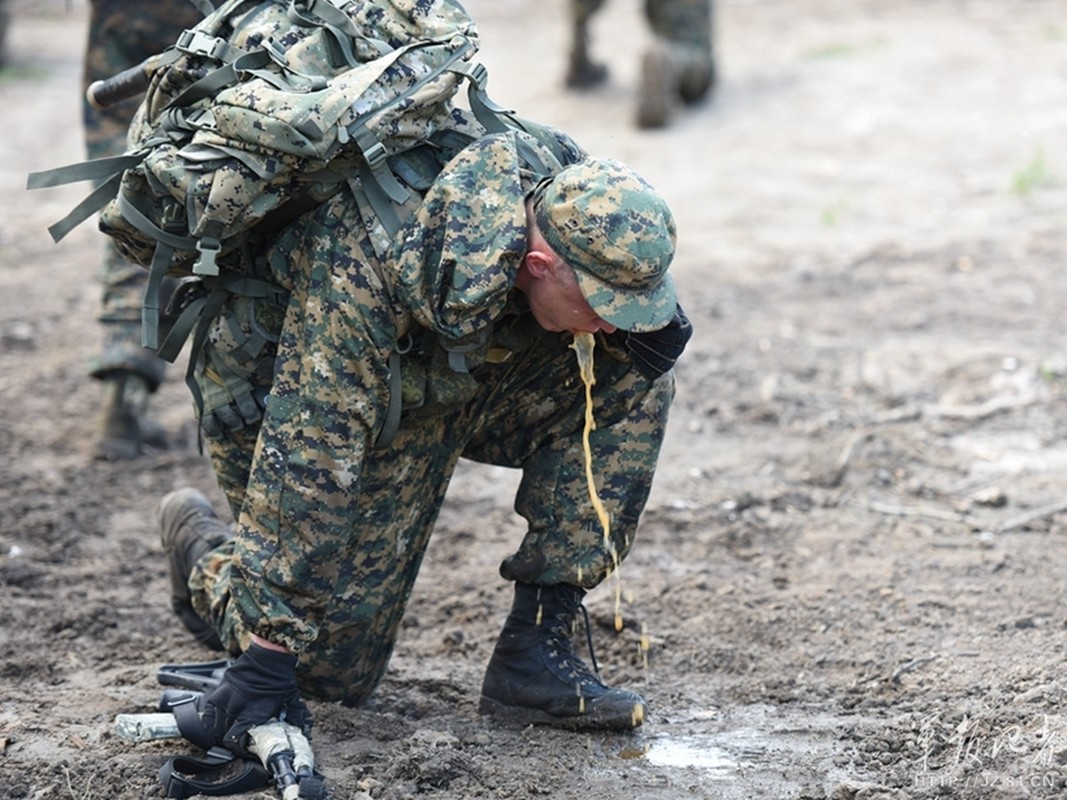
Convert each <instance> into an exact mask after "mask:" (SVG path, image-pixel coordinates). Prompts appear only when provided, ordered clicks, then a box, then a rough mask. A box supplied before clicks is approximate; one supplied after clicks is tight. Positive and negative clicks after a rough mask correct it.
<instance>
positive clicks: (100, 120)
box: [0, 0, 201, 460]
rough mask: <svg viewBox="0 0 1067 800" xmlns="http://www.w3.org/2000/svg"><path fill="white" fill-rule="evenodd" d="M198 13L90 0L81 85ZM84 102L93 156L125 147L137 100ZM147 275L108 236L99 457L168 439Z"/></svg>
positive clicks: (146, 51) (169, 39) (174, 5)
mask: <svg viewBox="0 0 1067 800" xmlns="http://www.w3.org/2000/svg"><path fill="white" fill-rule="evenodd" d="M0 2H2V0H0ZM200 18H201V15H200V13H199V12H198V11H197V10H196V9H195V7H194V6H193V5H192V4H191V3H190V2H189V0H156V2H149V3H142V2H133V1H132V0H92V12H91V16H90V21H89V33H88V42H87V46H86V50H85V60H84V67H83V87H82V88H83V89H84V88H86V87H88V85H89V84H90V83H92V82H93V81H95V80H99V79H102V78H107V77H110V76H112V75H114V74H116V73H118V72H121V71H122V70H124V69H126V68H127V67H131V66H133V65H135V64H139V63H140V62H141V61H143V60H144V59H145V58H147V57H148V56H151V55H154V54H156V53H158V52H161V51H162V50H164V49H166V48H167V47H169V46H170V45H172V44H173V43H174V42H175V41H176V40H177V38H178V35H179V34H180V33H181V32H182V30H184V29H185V28H190V27H192V26H193V25H195V24H196V23H197V22H198V21H199V20H200ZM83 97H84V92H83ZM83 102H84V124H85V141H86V150H87V151H88V154H89V157H90V158H101V157H104V156H109V155H115V154H117V153H121V152H123V151H124V150H125V149H126V131H127V129H128V128H129V125H130V120H131V119H132V117H133V114H134V112H135V111H136V110H137V106H138V102H139V101H138V100H137V99H131V100H127V101H124V102H122V103H119V104H117V105H115V106H112V107H110V108H106V109H95V108H93V107H92V106H90V105H89V104H88V102H85V101H83ZM147 279H148V272H147V270H145V269H143V268H142V267H140V266H137V265H136V264H131V263H129V262H128V261H126V260H125V259H124V258H123V257H122V256H120V255H119V253H118V251H117V250H116V249H115V247H114V245H113V244H111V242H110V241H108V243H107V245H106V252H105V255H104V259H103V263H102V265H101V281H102V283H103V297H102V307H101V310H100V315H99V321H100V323H101V326H102V333H103V337H102V338H103V342H102V346H101V350H100V353H99V355H98V356H97V357H96V358H95V359H94V363H93V364H92V367H91V371H90V375H92V377H94V378H96V379H98V380H100V381H102V382H103V385H104V393H103V394H104V407H103V413H102V419H101V424H100V431H99V438H98V440H97V445H96V450H95V453H94V455H95V456H96V457H97V458H101V459H107V460H112V459H123V458H135V457H136V456H138V455H140V454H142V453H143V452H145V450H146V449H152V448H157V449H158V448H163V447H166V444H167V442H166V437H165V435H164V431H163V428H162V427H161V426H160V425H159V424H158V423H157V422H155V421H154V420H152V419H151V417H150V416H149V413H148V401H149V397H150V396H151V395H152V394H153V393H154V392H155V391H156V390H157V389H158V388H159V385H160V383H161V382H162V381H163V377H164V366H165V362H164V361H162V360H161V359H160V358H159V357H158V356H156V354H155V353H154V352H153V351H151V350H147V349H145V348H144V347H142V346H141V301H142V299H143V295H144V289H145V284H146V282H147ZM164 294H165V292H164Z"/></svg>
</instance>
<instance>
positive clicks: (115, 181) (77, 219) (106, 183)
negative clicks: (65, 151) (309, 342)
mask: <svg viewBox="0 0 1067 800" xmlns="http://www.w3.org/2000/svg"><path fill="white" fill-rule="evenodd" d="M147 153H148V151H147V150H138V151H136V152H134V153H126V154H124V155H121V156H112V157H110V158H97V159H94V160H92V161H84V162H81V163H79V164H67V165H66V166H63V167H56V168H55V169H48V170H44V171H42V172H32V173H30V175H29V177H28V178H27V179H26V188H27V189H43V188H47V187H52V186H62V185H64V184H67V183H77V182H78V181H88V180H103V183H101V184H100V185H99V186H97V187H96V189H94V190H93V191H92V192H91V193H90V194H89V196H88V197H86V198H85V199H84V200H82V201H81V202H80V203H78V205H76V206H75V207H74V208H73V209H71V211H70V213H68V214H67V215H66V216H65V217H63V219H61V220H59V222H56V223H55V224H53V225H51V226H50V227H49V228H48V233H49V235H50V236H51V237H52V241H53V242H56V243H58V242H60V241H61V240H62V239H63V237H65V236H66V235H67V234H68V233H70V232H71V231H72V230H74V229H75V228H77V227H78V226H79V225H81V224H82V223H83V222H85V220H87V219H89V217H91V216H92V215H93V214H95V213H96V212H97V211H99V210H100V209H101V208H103V207H104V206H105V205H107V204H108V201H110V200H111V198H112V197H114V196H115V193H116V192H117V191H118V188H119V185H120V184H121V183H122V173H123V172H124V171H125V170H126V169H128V168H129V167H134V166H137V165H138V164H140V163H141V162H142V161H143V160H144V157H145V156H146V155H147Z"/></svg>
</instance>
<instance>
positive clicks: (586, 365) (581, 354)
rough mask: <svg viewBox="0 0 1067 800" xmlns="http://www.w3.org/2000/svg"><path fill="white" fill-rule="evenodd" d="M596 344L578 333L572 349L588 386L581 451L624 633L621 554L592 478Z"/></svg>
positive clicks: (617, 625)
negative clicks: (610, 568) (612, 539)
mask: <svg viewBox="0 0 1067 800" xmlns="http://www.w3.org/2000/svg"><path fill="white" fill-rule="evenodd" d="M595 346H596V340H595V339H594V338H593V334H591V333H585V332H580V333H575V334H574V342H572V343H571V348H572V349H573V350H574V352H575V353H576V354H577V356H578V370H579V372H580V373H581V376H582V383H584V384H585V430H584V431H583V432H582V447H583V449H584V451H585V479H586V482H587V483H588V485H589V500H590V501H591V502H592V504H593V510H594V511H596V515H597V518H598V519H599V520H600V527H601V528H602V529H603V530H604V547H605V549H606V550H607V551H608V552H609V553H611V561H612V574H613V575H614V576H615V630H616V631H621V630H622V611H621V609H622V584H621V581H620V577H619V553H618V551H617V550H616V549H615V545H614V544H613V543H612V541H611V519H610V518H609V517H608V512H607V509H605V508H604V503H603V502H601V500H600V495H599V494H598V493H597V490H596V479H595V478H594V477H593V450H592V447H591V446H590V444H589V435H590V434H591V433H592V432H593V430H594V429H595V428H596V422H595V421H594V419H593V384H594V383H596V376H595V375H594V374H593V348H594V347H595Z"/></svg>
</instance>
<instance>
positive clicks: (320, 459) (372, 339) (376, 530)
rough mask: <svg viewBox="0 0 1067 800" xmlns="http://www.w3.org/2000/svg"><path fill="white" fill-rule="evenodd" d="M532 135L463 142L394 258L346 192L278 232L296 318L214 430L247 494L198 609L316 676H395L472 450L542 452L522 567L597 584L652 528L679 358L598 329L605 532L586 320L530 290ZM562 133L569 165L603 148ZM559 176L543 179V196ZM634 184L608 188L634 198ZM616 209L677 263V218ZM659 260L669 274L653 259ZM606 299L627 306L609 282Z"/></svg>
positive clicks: (288, 319)
mask: <svg viewBox="0 0 1067 800" xmlns="http://www.w3.org/2000/svg"><path fill="white" fill-rule="evenodd" d="M516 135H522V134H497V135H493V136H488V137H484V138H483V139H480V140H478V141H477V142H476V143H475V144H473V145H471V146H469V147H467V148H465V149H463V150H462V151H460V152H459V154H458V155H457V156H456V157H455V158H454V159H452V160H451V161H450V162H449V163H448V164H447V165H445V166H444V168H443V171H442V172H441V173H440V176H439V177H438V178H437V180H436V181H435V182H434V183H433V185H432V186H431V187H430V188H429V190H428V192H427V193H426V195H425V197H424V198H423V200H422V202H421V203H418V202H417V201H415V202H416V206H417V207H416V208H413V209H410V210H411V211H412V212H413V213H412V214H411V215H410V216H409V218H408V220H407V221H406V222H405V224H404V227H403V228H402V229H401V231H400V233H399V235H398V236H397V237H396V238H395V240H394V241H395V242H396V244H395V249H394V251H393V252H392V253H389V254H388V255H387V256H386V257H384V258H382V257H379V256H378V255H377V254H376V252H375V249H374V247H373V245H372V243H371V241H370V237H369V235H368V233H367V228H366V219H365V217H364V215H363V212H362V211H361V209H360V208H359V207H358V206H357V204H356V203H355V202H354V201H353V197H352V195H351V194H349V193H347V192H344V193H342V194H339V195H337V196H335V197H334V198H332V199H331V200H329V201H327V202H326V203H325V204H324V205H323V206H321V207H320V208H319V209H317V210H315V211H313V212H310V213H309V215H308V216H306V217H305V218H303V219H302V220H300V221H299V222H298V223H297V224H294V225H291V226H290V227H289V228H287V229H286V230H285V231H283V232H282V233H281V234H280V236H279V238H278V239H277V241H275V242H274V243H273V245H272V246H271V247H270V249H269V250H268V252H267V256H266V267H267V268H268V270H269V272H270V275H271V278H272V280H274V281H275V282H276V283H278V284H279V285H280V286H282V287H284V290H285V297H284V299H283V300H282V302H281V303H279V305H278V306H277V307H276V308H275V309H274V310H273V311H272V310H270V309H267V310H266V311H265V313H263V314H261V315H259V320H260V324H262V322H263V320H266V319H269V318H271V317H273V316H275V314H276V312H280V314H277V316H280V317H281V319H282V321H281V323H280V329H277V330H275V331H270V332H269V334H270V335H269V336H268V337H267V339H268V340H269V339H274V338H276V343H274V344H272V345H271V346H270V347H268V348H264V349H263V350H262V352H261V355H260V356H259V358H260V359H263V358H273V359H274V369H273V384H272V385H271V386H270V387H269V390H270V393H269V397H268V398H267V400H266V403H265V413H264V416H263V419H262V421H261V422H256V423H253V424H246V425H243V426H241V427H239V428H238V429H237V430H233V431H223V432H222V433H221V435H219V436H218V437H216V438H214V439H213V440H211V441H210V442H209V447H210V450H211V455H212V459H213V461H214V464H215V467H216V472H217V474H218V475H219V479H220V484H221V485H222V487H223V488H224V490H225V491H226V493H227V495H228V499H229V501H230V504H231V507H232V508H234V509H235V510H236V511H237V513H238V526H237V536H236V538H235V539H234V540H233V541H231V542H229V543H227V544H225V545H223V546H222V547H219V548H216V549H215V550H213V551H211V552H209V553H207V554H206V555H205V556H203V557H201V558H200V559H199V561H198V562H197V564H196V566H195V567H194V568H193V570H192V575H191V577H190V580H189V587H190V588H191V589H192V591H193V597H192V604H193V607H194V608H195V609H196V611H197V613H198V614H199V615H200V617H202V618H203V619H205V620H209V621H210V623H211V624H212V626H213V627H214V629H215V631H216V632H217V633H218V634H219V638H220V639H221V641H222V643H223V645H224V646H225V647H226V648H227V649H228V650H230V651H231V652H232V653H235V654H236V653H238V652H240V651H242V650H244V649H245V648H246V646H247V644H248V641H249V637H250V634H251V633H255V634H257V635H259V636H263V637H265V638H267V639H269V640H270V641H273V642H275V643H277V644H282V645H285V646H287V647H289V648H290V649H292V650H294V651H295V652H297V653H299V654H300V657H299V667H298V673H297V674H298V678H299V681H300V685H301V688H302V689H303V690H304V691H305V692H306V693H307V694H308V695H310V696H314V697H319V698H325V699H330V700H340V701H342V702H344V703H346V704H357V703H360V702H361V701H363V700H364V699H366V697H367V696H368V695H369V694H370V693H371V691H372V690H373V689H374V687H375V686H376V685H377V684H378V682H379V681H380V680H381V677H382V675H383V674H384V671H385V668H386V665H387V663H388V660H389V656H390V654H391V652H392V649H393V644H394V642H395V640H396V636H397V632H398V629H399V624H400V620H401V616H402V614H403V611H404V607H405V604H406V602H407V600H408V598H409V596H410V593H411V590H412V587H413V585H414V581H415V577H416V574H417V572H418V569H419V565H420V562H421V559H422V556H423V553H424V551H425V548H426V545H427V542H428V539H429V536H430V533H431V531H432V528H433V525H434V522H435V520H436V518H437V514H438V511H439V509H440V506H441V503H442V501H443V499H444V495H445V491H446V488H447V486H448V483H449V479H450V477H451V475H452V473H453V470H454V469H455V466H456V464H457V462H458V460H459V459H460V458H468V459H473V460H475V461H479V462H484V463H489V464H498V465H504V466H509V467H514V468H518V469H522V470H523V480H522V483H521V486H520V488H519V490H518V496H517V498H516V501H515V508H516V510H517V511H518V512H519V514H521V515H522V516H523V517H525V518H526V520H527V521H528V524H529V527H528V532H527V534H526V536H525V538H524V539H523V541H522V542H521V544H520V545H519V547H518V550H517V551H516V552H515V553H514V554H513V555H511V556H509V557H508V558H507V559H505V561H504V562H503V564H502V565H501V570H500V571H501V574H502V576H503V577H505V578H506V579H509V580H514V581H519V582H523V583H529V584H560V583H564V584H571V585H574V586H578V587H586V588H589V587H593V586H596V585H597V584H598V583H600V582H601V581H602V580H603V579H604V578H605V576H606V575H608V574H609V572H610V571H611V570H612V569H613V568H614V567H615V565H616V563H617V559H622V558H624V557H625V555H626V553H627V552H628V551H629V549H630V546H631V544H632V543H633V538H634V533H635V530H636V527H637V521H638V517H639V515H640V513H641V510H642V508H643V507H644V504H645V502H646V500H647V497H648V493H649V490H650V487H651V481H652V476H653V472H654V469H655V464H656V460H657V457H658V453H659V449H660V446H661V443H662V439H663V434H664V428H665V424H666V419H667V412H668V408H669V405H670V402H671V399H672V397H673V393H674V383H673V375H672V373H670V372H667V373H666V374H664V375H662V376H660V377H659V378H657V379H655V380H651V379H649V378H646V377H644V376H643V375H642V374H641V373H640V372H639V371H638V370H636V369H634V368H633V366H632V364H631V363H630V360H629V358H628V356H627V355H626V353H625V351H624V349H623V348H622V347H621V346H620V344H619V341H618V339H617V336H616V335H614V334H613V335H608V336H604V335H602V334H598V341H599V344H598V347H597V349H596V359H595V369H596V388H595V394H594V397H595V418H596V429H595V430H594V431H593V433H592V436H591V447H592V454H593V464H594V469H595V471H596V474H597V479H598V488H599V493H600V496H601V498H602V500H603V502H604V504H605V506H606V508H607V509H608V511H609V514H610V516H611V520H612V526H611V537H610V538H611V541H610V542H609V543H606V542H605V540H604V535H603V531H602V530H601V526H600V523H599V521H598V519H597V517H596V514H595V512H594V510H593V508H592V505H591V503H590V500H589V495H588V487H587V484H586V475H585V461H584V454H583V446H582V433H583V426H584V415H585V402H584V387H583V384H582V382H581V380H580V376H579V372H578V367H577V364H576V359H575V355H574V353H573V351H572V349H571V347H570V345H571V342H572V337H571V335H570V334H557V333H550V332H547V331H545V330H543V329H542V328H541V327H540V326H539V325H538V324H537V322H536V321H535V319H534V318H533V315H532V314H531V312H530V311H529V309H528V308H527V307H526V305H525V302H524V299H523V295H522V294H521V293H520V292H518V291H516V290H515V289H514V281H515V278H516V274H517V272H518V270H519V268H520V265H521V264H522V261H523V257H524V254H525V252H526V244H527V235H528V228H527V219H526V206H525V198H526V197H527V195H529V194H530V193H531V191H532V190H533V189H534V188H535V186H536V185H538V180H539V178H540V177H542V176H539V175H538V174H536V173H535V172H534V171H533V170H532V169H530V168H529V167H528V166H527V165H526V164H525V163H524V162H523V161H522V159H521V157H520V156H519V154H518V150H517V148H516V146H515V138H514V137H515V136H516ZM531 141H532V140H531ZM561 142H562V143H563V144H564V151H565V154H566V156H567V157H566V158H565V159H564V161H565V163H570V162H574V161H578V160H579V159H581V158H582V156H583V155H584V154H582V153H581V151H580V150H578V148H577V147H576V146H575V145H573V142H570V141H569V140H566V139H561ZM535 146H536V147H538V148H541V150H542V151H544V148H543V147H541V145H540V144H539V143H535ZM557 152H558V151H557ZM546 160H549V159H548V157H547V156H546ZM585 163H587V162H585ZM573 169H580V168H572V170H573ZM612 180H615V178H612ZM556 183H558V181H557V182H553V183H549V184H547V186H548V188H547V189H545V188H544V187H545V184H544V183H543V182H542V183H541V184H540V190H541V194H535V196H536V197H542V196H543V195H544V194H545V193H546V192H552V191H553V187H555V186H556ZM632 185H633V184H627V183H625V182H620V183H618V184H614V183H613V184H610V185H609V190H613V191H615V196H614V199H615V200H616V201H617V200H618V199H619V198H618V196H617V194H618V193H619V192H623V193H624V192H626V191H632V188H628V187H632ZM619 187H621V188H619ZM561 192H562V190H557V191H556V193H555V194H553V195H551V197H552V200H551V202H552V205H551V208H553V209H566V208H567V207H568V206H567V203H568V202H571V200H572V198H568V196H565V195H563V194H561ZM548 202H549V201H548V200H544V201H542V203H541V205H539V206H538V208H539V209H540V208H543V207H545V206H547V204H548ZM560 213H564V212H560ZM538 219H539V223H540V225H541V227H542V229H545V228H552V227H553V226H554V225H556V218H555V217H554V216H553V214H552V213H548V212H546V213H545V214H542V213H540V212H539V213H538ZM613 221H614V222H616V223H618V228H617V229H616V230H615V231H614V232H612V233H609V234H607V235H609V236H610V238H611V241H612V242H613V243H614V245H615V246H616V247H617V248H619V249H623V250H629V252H630V253H631V254H633V255H634V258H636V260H637V262H639V263H638V264H637V265H636V266H635V267H634V269H635V270H638V269H641V268H643V264H644V263H645V262H646V261H647V262H648V263H657V264H658V265H659V267H660V268H662V269H663V270H665V269H666V263H667V262H669V255H668V256H666V258H664V255H663V254H664V253H665V252H666V251H667V249H668V248H669V250H670V252H671V253H673V222H671V223H670V225H671V228H670V236H669V239H670V241H669V242H668V241H664V239H666V238H668V237H666V236H659V235H655V236H651V237H650V236H649V235H648V232H649V230H648V227H649V226H648V225H646V221H647V220H646V219H645V218H643V217H641V216H640V215H631V216H626V215H616V217H615V218H613ZM562 225H563V227H564V228H565V226H566V221H565V220H564V221H563V223H562ZM657 230H658V231H659V233H661V234H662V232H663V230H664V228H663V227H662V220H660V227H659V228H657ZM546 238H548V235H547V234H546ZM646 239H648V240H650V241H647V242H646V241H645V240H646ZM561 246H562V243H561ZM603 246H604V247H608V246H610V245H608V244H607V243H603ZM564 252H568V251H566V250H564ZM568 255H570V256H571V257H573V258H578V257H580V254H578V253H577V252H575V253H569V252H568ZM646 256H647V258H646ZM568 260H569V259H568ZM575 272H576V273H578V274H579V280H580V281H585V282H587V283H589V282H594V279H593V278H591V277H590V275H588V274H585V273H584V272H583V271H582V270H579V269H577V268H576V269H575ZM660 277H662V281H661V284H662V285H665V284H667V283H669V278H666V277H665V276H659V275H652V276H644V278H643V279H647V280H659V279H660ZM590 291H592V292H593V293H594V294H595V293H596V292H597V291H598V290H597V289H596V288H595V287H594V288H592V289H590ZM583 292H584V293H585V294H586V296H587V297H589V296H590V294H589V292H588V291H586V287H584V286H583ZM234 302H238V301H237V300H235V301H234ZM264 302H265V303H266V305H268V306H269V305H270V304H269V302H266V301H264ZM598 303H599V307H598V306H594V307H595V308H597V309H598V313H601V316H603V318H604V319H607V320H608V321H609V322H610V321H612V317H611V314H612V313H613V308H612V300H611V298H610V297H607V298H605V297H599V298H598ZM674 304H675V300H674V295H673V288H671V289H670V291H669V292H665V293H663V294H662V295H661V296H660V297H659V298H658V299H657V300H656V301H655V304H654V305H655V308H651V309H646V310H645V312H643V313H649V314H651V315H652V316H650V317H648V318H647V319H641V320H639V319H630V318H629V317H627V316H625V314H624V313H623V311H622V310H620V311H619V313H620V315H622V316H620V318H619V322H620V323H624V322H625V323H626V324H627V326H628V328H629V329H631V330H644V329H658V328H659V327H661V326H662V325H663V324H664V320H665V319H666V318H669V315H670V311H671V309H673V308H674ZM666 305H669V306H670V307H669V308H666V307H665V306H666ZM600 308H604V309H605V310H603V311H602V312H601V311H600ZM664 312H666V315H667V317H666V318H665V317H664ZM223 316H224V317H227V316H228V317H229V319H230V321H231V322H232V321H233V320H234V319H236V316H235V315H233V314H232V313H229V312H228V313H227V314H224V315H223ZM653 317H654V319H653ZM243 319H245V320H246V321H247V320H249V319H251V316H250V315H248V314H245V315H243ZM613 324H614V323H613ZM225 326H226V323H225V321H221V320H220V321H219V322H218V323H217V324H216V330H215V332H214V333H213V336H212V339H211V342H212V344H211V345H210V346H209V349H208V352H207V355H206V361H204V362H202V364H203V365H210V364H211V363H221V361H222V360H226V359H229V360H231V361H232V354H233V350H234V349H235V347H236V343H237V342H238V341H239V340H240V339H241V336H240V335H239V334H238V335H237V336H236V338H234V336H233V331H232V330H231V331H230V332H229V333H227V332H226V330H225V329H224V328H225ZM251 327H252V326H251V325H250V324H246V328H248V330H250V329H251ZM275 334H276V336H275ZM398 351H400V352H402V353H403V356H402V367H401V370H400V373H401V375H402V376H403V391H402V397H403V400H404V405H405V409H404V412H403V415H402V418H401V423H400V426H399V430H398V431H397V433H396V435H395V438H394V439H393V440H392V441H391V442H390V443H388V444H386V445H382V444H380V443H378V444H377V445H376V442H377V440H378V437H379V434H380V433H381V431H382V430H383V428H385V427H386V420H387V417H388V411H389V406H390V401H391V399H397V398H396V394H395V386H391V381H390V378H391V376H393V375H394V367H395V365H396V363H397V362H396V355H395V354H396V353H397V352H398ZM391 359H392V360H391ZM248 369H249V372H250V373H257V374H261V373H262V371H261V370H260V371H258V372H257V369H256V365H255V364H252V363H249V364H248ZM463 369H467V370H469V372H464V371H462V370H463ZM457 370H458V371H457ZM201 379H202V380H203V379H204V376H203V375H201ZM260 388H263V389H265V388H267V387H262V386H261V387H260ZM613 550H614V551H615V552H614V553H613V552H612V551H613Z"/></svg>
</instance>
